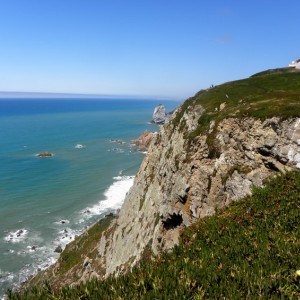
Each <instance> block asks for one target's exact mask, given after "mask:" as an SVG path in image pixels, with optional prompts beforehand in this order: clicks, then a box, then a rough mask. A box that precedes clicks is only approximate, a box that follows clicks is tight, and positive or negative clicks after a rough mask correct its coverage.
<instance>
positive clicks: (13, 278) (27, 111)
mask: <svg viewBox="0 0 300 300" xmlns="http://www.w3.org/2000/svg"><path fill="white" fill-rule="evenodd" d="M160 102H161V101H158V100H137V99H134V100H132V99H73V100H72V99H0V145H1V146H0V298H1V297H2V296H3V294H4V292H5V291H6V290H7V288H14V287H17V286H19V284H20V283H21V282H23V281H24V280H26V278H28V276H30V275H31V274H33V273H35V272H37V271H38V270H41V269H44V268H46V267H47V266H49V265H50V264H52V263H54V262H55V261H56V259H57V258H58V255H59V254H58V253H56V252H55V249H56V248H57V247H59V246H61V247H62V248H64V247H65V245H66V244H67V243H69V242H70V241H72V240H73V239H74V238H75V236H76V235H79V234H81V233H82V232H83V231H84V230H85V229H86V228H87V227H88V226H90V225H91V224H93V223H94V222H96V221H97V220H99V219H100V218H102V217H104V216H105V215H106V214H107V213H109V212H113V211H115V210H117V209H119V208H120V207H121V205H122V203H123V200H124V198H125V195H126V193H127V191H128V190H129V189H130V187H131V185H132V184H133V181H134V176H135V174H136V173H137V171H138V168H139V166H140V164H141V162H142V159H143V157H144V154H143V153H140V152H139V151H137V149H136V148H135V147H134V146H133V145H131V144H130V141H131V140H133V139H135V138H137V137H138V136H139V135H140V134H141V133H142V132H143V131H145V130H146V129H147V130H151V131H157V130H159V129H158V126H156V125H153V124H150V123H149V121H150V120H151V117H152V113H153V110H154V108H155V106H156V105H158V104H159V103H160ZM163 104H164V105H165V107H166V109H167V111H170V110H173V109H174V108H176V107H177V106H178V105H179V104H180V102H179V101H164V102H163ZM116 140H122V141H123V143H118V142H116ZM41 152H50V153H52V154H53V156H51V157H43V158H42V157H38V156H37V154H38V153H41Z"/></svg>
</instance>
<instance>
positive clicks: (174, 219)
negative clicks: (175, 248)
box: [162, 213, 183, 230]
mask: <svg viewBox="0 0 300 300" xmlns="http://www.w3.org/2000/svg"><path fill="white" fill-rule="evenodd" d="M182 222H183V219H182V216H181V215H180V214H176V213H173V214H172V215H170V217H169V218H167V219H166V220H165V221H162V223H163V226H164V229H166V230H170V229H174V228H176V227H178V226H180V225H181V224H182Z"/></svg>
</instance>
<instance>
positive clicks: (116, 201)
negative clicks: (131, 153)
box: [0, 171, 134, 300]
mask: <svg viewBox="0 0 300 300" xmlns="http://www.w3.org/2000/svg"><path fill="white" fill-rule="evenodd" d="M122 173H123V171H121V172H120V173H119V176H116V177H114V178H113V180H114V182H113V183H112V185H111V186H110V187H109V188H108V189H107V190H106V191H105V193H104V200H102V201H99V203H97V204H95V205H93V206H91V207H87V208H86V209H84V210H82V211H81V212H80V216H79V219H78V220H79V221H77V222H76V221H75V220H74V221H75V222H74V221H73V217H72V218H71V219H70V220H69V219H66V218H61V219H57V220H55V221H54V222H53V224H55V228H56V229H57V235H56V237H55V238H54V239H53V240H51V241H48V242H46V243H44V241H43V239H42V238H41V237H40V235H39V233H35V232H33V231H32V230H28V229H24V228H22V229H18V230H16V231H12V232H8V233H7V235H6V237H5V240H6V241H8V242H11V243H18V242H20V241H24V247H22V249H21V250H19V251H14V250H10V251H8V252H7V255H16V254H17V255H18V256H24V257H26V256H27V255H30V256H31V257H32V259H33V261H34V262H32V263H30V264H27V265H25V266H24V267H23V268H22V269H21V270H19V272H18V273H9V272H5V271H3V270H2V271H1V273H0V283H1V282H2V284H4V285H6V286H10V287H13V288H17V287H18V286H19V285H20V284H21V283H22V282H23V281H25V280H26V279H28V277H29V276H30V275H32V274H35V273H37V272H38V271H41V270H44V269H46V268H47V267H49V266H50V265H52V264H54V263H55V262H56V261H57V259H58V257H59V253H56V252H55V249H56V248H57V247H58V246H60V247H61V248H62V249H64V248H65V247H66V245H67V244H69V243H70V242H72V241H73V240H74V239H75V238H76V236H78V235H80V234H82V233H83V232H84V230H85V229H86V227H87V226H88V225H90V223H91V220H89V219H90V218H92V217H94V216H95V217H97V216H98V215H99V216H100V215H102V214H104V213H106V212H109V211H112V210H116V209H119V208H120V207H121V205H122V203H123V201H124V199H125V196H126V193H127V192H128V191H129V189H130V188H131V186H132V185H133V181H134V176H121V174H122ZM75 219H76V218H75ZM0 295H1V293H0ZM0 300H1V297H0Z"/></svg>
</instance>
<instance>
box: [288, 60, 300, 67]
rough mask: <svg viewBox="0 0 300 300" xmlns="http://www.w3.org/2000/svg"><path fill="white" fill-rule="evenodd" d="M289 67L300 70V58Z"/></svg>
mask: <svg viewBox="0 0 300 300" xmlns="http://www.w3.org/2000/svg"><path fill="white" fill-rule="evenodd" d="M289 67H293V68H296V69H300V58H298V59H296V60H294V61H292V62H291V63H290V64H289Z"/></svg>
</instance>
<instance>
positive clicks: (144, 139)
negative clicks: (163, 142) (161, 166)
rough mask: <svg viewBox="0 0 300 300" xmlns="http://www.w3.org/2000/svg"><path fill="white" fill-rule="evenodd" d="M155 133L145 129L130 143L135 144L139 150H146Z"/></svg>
mask: <svg viewBox="0 0 300 300" xmlns="http://www.w3.org/2000/svg"><path fill="white" fill-rule="evenodd" d="M156 134H157V132H150V131H148V130H145V131H144V132H143V133H142V134H141V135H140V136H139V137H138V138H137V139H136V140H133V141H131V142H130V143H131V144H132V145H136V146H137V147H138V149H139V150H140V151H147V150H148V148H149V146H150V144H151V142H152V140H153V139H154V138H155V136H156Z"/></svg>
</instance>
